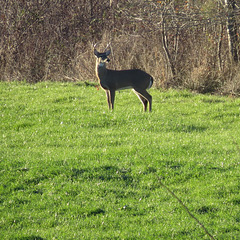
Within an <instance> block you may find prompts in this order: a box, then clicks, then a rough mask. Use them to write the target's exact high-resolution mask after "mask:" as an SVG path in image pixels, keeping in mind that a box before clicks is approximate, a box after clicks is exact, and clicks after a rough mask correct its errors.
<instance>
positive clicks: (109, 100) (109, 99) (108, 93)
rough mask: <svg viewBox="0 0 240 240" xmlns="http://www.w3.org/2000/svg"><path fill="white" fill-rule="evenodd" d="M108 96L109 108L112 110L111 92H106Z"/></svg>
mask: <svg viewBox="0 0 240 240" xmlns="http://www.w3.org/2000/svg"><path fill="white" fill-rule="evenodd" d="M106 95H107V102H108V108H109V109H111V98H110V92H109V90H106Z"/></svg>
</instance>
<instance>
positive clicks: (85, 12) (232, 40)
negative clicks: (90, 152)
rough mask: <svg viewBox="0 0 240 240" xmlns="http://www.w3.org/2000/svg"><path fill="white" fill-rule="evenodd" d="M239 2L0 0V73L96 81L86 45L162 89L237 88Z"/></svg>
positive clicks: (115, 65) (117, 66) (232, 91)
mask: <svg viewBox="0 0 240 240" xmlns="http://www.w3.org/2000/svg"><path fill="white" fill-rule="evenodd" d="M239 3H240V2H239V1H234V0H189V1H186V0H166V1H156V0H152V1H147V0H131V1H130V0H102V1H99V0H68V1H66V0H17V1H16V0H2V1H1V5H0V80H2V81H13V80H19V81H27V82H38V81H44V80H52V81H57V80H60V81H96V77H95V72H94V71H95V70H94V69H95V58H94V56H93V45H94V44H95V43H98V50H99V51H103V50H104V49H105V47H106V45H107V44H108V43H110V44H111V45H110V46H111V48H112V55H111V60H112V61H111V62H110V64H109V68H112V69H126V68H140V69H143V70H145V71H147V72H149V73H150V74H151V75H152V76H153V77H154V79H155V86H156V87H161V88H169V87H178V88H188V89H191V90H194V91H197V92H202V93H206V92H217V93H221V94H232V95H239V94H240V70H239V36H238V32H239V31H238V30H239V13H240V12H239V6H240V4H239Z"/></svg>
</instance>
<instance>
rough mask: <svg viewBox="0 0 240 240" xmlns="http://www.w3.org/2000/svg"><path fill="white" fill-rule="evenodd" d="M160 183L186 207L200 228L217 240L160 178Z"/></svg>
mask: <svg viewBox="0 0 240 240" xmlns="http://www.w3.org/2000/svg"><path fill="white" fill-rule="evenodd" d="M158 181H159V183H160V185H162V186H163V187H164V188H165V189H166V190H167V191H168V192H169V193H170V194H171V195H172V196H173V197H174V198H176V199H177V201H178V202H179V203H180V204H181V205H182V206H183V207H184V209H185V210H186V211H187V213H188V214H189V215H190V217H191V218H193V219H194V220H195V221H196V222H197V223H198V224H199V225H200V226H201V228H202V229H203V230H204V231H205V233H206V234H207V235H208V236H209V237H210V238H211V239H213V240H215V238H214V237H213V236H212V235H211V234H210V233H209V231H208V230H207V229H206V228H205V227H204V225H203V224H202V223H201V222H200V221H199V220H198V219H197V218H196V217H195V216H194V215H193V214H192V213H191V212H190V210H189V209H188V207H187V206H186V205H185V204H184V203H183V202H182V200H181V199H180V198H179V197H178V196H176V194H175V193H174V192H173V191H171V190H170V189H169V188H168V187H167V186H166V185H165V184H163V183H162V181H161V179H160V178H159V177H158Z"/></svg>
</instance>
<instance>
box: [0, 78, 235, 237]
mask: <svg viewBox="0 0 240 240" xmlns="http://www.w3.org/2000/svg"><path fill="white" fill-rule="evenodd" d="M0 94H1V109H0V111H1V123H0V127H1V128H0V129H1V133H0V134H1V135H0V136H1V139H0V147H1V148H0V160H1V162H0V167H1V169H0V174H1V175H0V177H1V186H0V191H1V195H0V203H1V217H0V225H1V231H0V232H1V233H0V236H1V238H2V239H208V237H207V236H205V233H204V232H203V231H202V229H201V228H200V227H199V226H198V225H197V224H196V223H195V222H194V221H193V219H191V218H190V217H189V216H188V214H187V213H186V212H185V211H184V209H182V207H181V206H180V205H179V203H178V202H177V201H176V200H175V199H174V198H172V196H171V195H169V193H168V192H166V191H165V190H164V189H163V188H162V186H161V185H160V184H159V182H158V178H159V177H161V179H162V181H163V182H164V184H166V185H167V186H168V187H170V188H171V190H173V191H174V193H175V194H176V195H177V196H178V197H179V198H180V199H181V200H182V201H183V202H184V204H186V205H187V206H188V208H189V209H190V210H191V211H192V213H193V214H194V215H195V216H197V217H198V219H199V220H200V221H201V222H203V223H204V225H205V226H206V227H207V228H208V230H209V232H210V233H211V234H212V235H214V236H215V237H216V238H217V239H238V238H239V227H238V225H239V220H240V218H239V217H240V215H239V212H240V211H239V199H240V195H239V192H240V184H239V183H240V181H239V154H240V153H239V143H240V137H239V136H240V134H239V133H240V130H239V126H240V125H239V122H240V119H239V111H240V109H239V107H240V101H239V99H230V98H225V97H217V96H209V95H205V96H204V95H194V94H192V93H189V92H187V91H182V92H178V91H168V92H160V91H158V90H151V94H152V95H153V112H152V113H151V114H148V113H147V114H144V113H143V112H142V106H141V104H140V102H139V100H138V99H137V98H136V96H135V95H134V94H133V93H131V92H129V91H123V92H121V93H120V94H119V93H117V96H116V98H117V99H116V109H115V111H114V112H109V111H108V109H107V103H106V99H105V94H104V92H103V91H97V90H96V89H95V88H93V87H91V86H84V85H81V84H74V83H50V82H44V83H39V84H36V85H28V84H18V83H1V90H0Z"/></svg>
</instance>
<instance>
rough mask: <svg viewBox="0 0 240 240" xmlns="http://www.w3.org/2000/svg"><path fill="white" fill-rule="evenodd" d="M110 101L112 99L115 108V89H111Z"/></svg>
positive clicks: (112, 107)
mask: <svg viewBox="0 0 240 240" xmlns="http://www.w3.org/2000/svg"><path fill="white" fill-rule="evenodd" d="M109 92H110V101H111V109H112V110H113V109H114V100H115V91H114V90H110V91H109Z"/></svg>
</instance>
